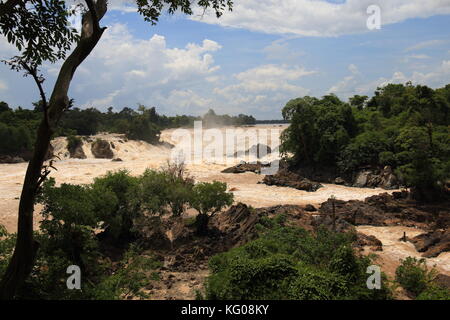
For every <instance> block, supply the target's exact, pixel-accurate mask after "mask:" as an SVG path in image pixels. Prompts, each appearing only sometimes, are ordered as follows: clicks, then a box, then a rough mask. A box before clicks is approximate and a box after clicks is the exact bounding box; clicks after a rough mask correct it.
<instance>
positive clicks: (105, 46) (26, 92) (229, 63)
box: [0, 0, 450, 119]
mask: <svg viewBox="0 0 450 320" xmlns="http://www.w3.org/2000/svg"><path fill="white" fill-rule="evenodd" d="M125 1H126V0H116V1H112V7H113V8H114V10H110V11H109V12H108V14H107V16H106V17H105V18H104V19H103V21H102V24H103V25H106V26H108V30H107V32H106V33H105V35H104V36H103V38H102V40H101V42H100V44H99V45H98V47H97V48H96V49H95V51H94V52H93V53H92V55H91V56H90V57H88V59H87V60H86V61H85V63H83V65H82V66H81V67H80V68H79V70H78V71H77V73H76V74H75V77H74V81H73V85H72V87H71V90H70V96H71V97H72V98H74V99H75V101H76V105H77V106H79V107H81V108H86V107H90V106H94V107H97V108H98V109H101V110H106V109H107V108H108V107H110V106H112V107H113V108H114V109H116V110H120V109H122V108H123V107H125V106H129V107H136V105H137V104H138V103H142V104H144V105H147V106H155V107H156V108H157V110H158V112H160V113H163V114H169V115H174V114H194V115H198V114H202V113H204V112H206V111H207V110H208V109H209V108H213V109H215V110H216V112H217V113H229V114H238V113H247V114H252V115H254V116H255V117H256V118H258V119H277V118H281V109H282V107H283V106H284V105H285V103H286V102H287V101H288V100H289V99H292V98H296V97H300V96H304V95H313V96H322V95H325V94H327V93H335V94H337V95H338V96H339V97H341V98H342V99H345V100H346V99H348V97H349V96H352V95H354V94H366V95H371V94H373V91H374V90H375V89H376V88H377V87H378V86H382V85H385V84H386V83H388V82H395V83H404V82H406V81H412V82H413V83H420V84H426V85H429V86H431V87H434V88H436V87H440V86H443V85H445V84H447V83H450V35H449V32H448V30H450V19H449V18H450V0H428V1H422V0H408V1H406V0H378V1H366V0H347V1H343V0H342V1H341V0H334V1H331V0H330V1H322V0H245V1H241V2H239V1H238V0H235V4H236V8H235V10H234V11H233V12H231V13H226V14H225V15H224V16H223V17H222V18H221V19H219V20H217V19H216V18H215V17H212V16H211V15H208V14H206V15H205V16H204V17H203V18H202V19H199V17H198V16H197V15H194V16H193V17H185V16H182V15H175V16H164V17H162V18H161V20H160V22H159V23H158V25H157V26H151V25H150V24H149V23H146V22H145V21H143V19H142V18H141V17H140V16H139V15H138V14H137V13H135V12H129V11H130V7H129V6H128V7H126V8H125V7H124V3H126V2H125ZM370 4H376V5H378V6H379V7H380V9H381V11H380V16H381V29H380V30H369V29H368V28H367V26H366V21H367V18H368V17H369V14H367V12H366V9H367V7H368V6H369V5H370ZM13 54H14V50H13V49H12V48H10V47H9V46H8V45H7V44H6V43H5V41H4V39H2V40H1V41H0V55H1V57H2V59H4V58H7V57H8V56H12V55H13ZM58 67H59V64H56V65H45V66H43V68H42V71H43V73H44V75H45V76H46V79H47V80H46V82H45V86H46V90H47V92H48V94H50V92H51V88H52V85H53V81H54V79H55V77H56V75H57V72H58ZM0 70H1V71H0V72H1V73H0V100H5V101H7V102H8V103H9V104H10V105H11V106H18V105H20V106H22V107H25V108H26V107H30V105H31V102H32V101H36V100H38V94H37V91H36V89H35V87H34V85H33V83H32V81H31V79H27V78H22V76H21V75H20V74H17V73H14V72H11V71H9V70H8V69H7V68H6V67H4V66H2V67H1V68H0Z"/></svg>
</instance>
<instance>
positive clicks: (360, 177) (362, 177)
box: [353, 170, 371, 188]
mask: <svg viewBox="0 0 450 320" xmlns="http://www.w3.org/2000/svg"><path fill="white" fill-rule="evenodd" d="M370 175H371V171H368V170H364V171H360V172H359V173H358V174H357V176H356V179H355V182H354V183H353V186H354V187H358V188H363V187H365V186H367V182H368V180H369V176H370Z"/></svg>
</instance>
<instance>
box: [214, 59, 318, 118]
mask: <svg viewBox="0 0 450 320" xmlns="http://www.w3.org/2000/svg"><path fill="white" fill-rule="evenodd" d="M316 73H317V72H316V71H309V70H305V69H304V68H303V67H300V66H288V65H275V64H266V65H261V66H258V67H256V68H252V69H248V70H246V71H243V72H240V73H238V74H235V75H234V79H235V80H237V83H233V84H230V85H228V86H225V87H223V88H215V89H214V93H215V94H216V95H218V96H219V98H218V99H217V101H222V103H223V104H224V105H226V106H227V108H228V107H230V108H234V110H241V111H242V110H243V109H247V110H250V111H251V112H252V113H253V114H255V115H258V113H259V112H261V111H262V112H270V111H272V112H276V113H278V112H279V110H281V108H282V107H283V105H284V104H285V103H286V102H287V101H288V100H289V99H292V98H296V97H300V96H304V95H306V94H308V93H309V90H308V89H305V88H304V87H302V86H300V85H298V84H297V81H298V80H299V79H301V78H303V77H305V76H309V75H313V74H316ZM232 110H233V109H232Z"/></svg>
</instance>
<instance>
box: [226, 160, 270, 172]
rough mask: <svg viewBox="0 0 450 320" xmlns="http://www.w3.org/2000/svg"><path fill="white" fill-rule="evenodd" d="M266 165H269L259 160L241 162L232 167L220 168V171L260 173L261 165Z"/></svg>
mask: <svg viewBox="0 0 450 320" xmlns="http://www.w3.org/2000/svg"><path fill="white" fill-rule="evenodd" d="M267 166H269V165H266V164H262V163H261V162H257V163H248V162H241V163H239V164H237V165H235V166H233V167H230V168H226V169H224V170H222V173H244V172H254V173H260V172H261V167H267Z"/></svg>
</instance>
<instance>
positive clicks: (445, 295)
mask: <svg viewBox="0 0 450 320" xmlns="http://www.w3.org/2000/svg"><path fill="white" fill-rule="evenodd" d="M416 300H450V291H449V290H448V289H447V288H443V287H440V286H438V285H430V286H428V287H427V288H426V289H425V290H424V291H422V293H420V294H419V295H418V296H417V298H416Z"/></svg>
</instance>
